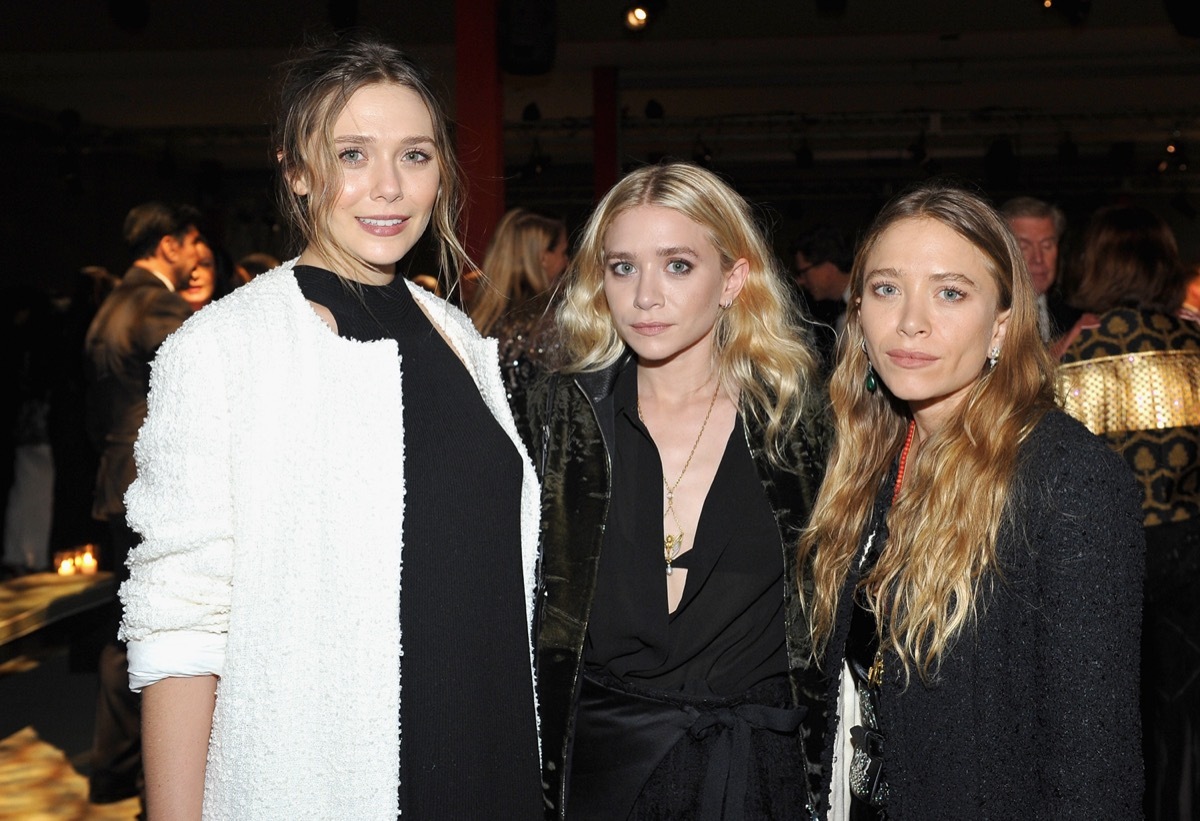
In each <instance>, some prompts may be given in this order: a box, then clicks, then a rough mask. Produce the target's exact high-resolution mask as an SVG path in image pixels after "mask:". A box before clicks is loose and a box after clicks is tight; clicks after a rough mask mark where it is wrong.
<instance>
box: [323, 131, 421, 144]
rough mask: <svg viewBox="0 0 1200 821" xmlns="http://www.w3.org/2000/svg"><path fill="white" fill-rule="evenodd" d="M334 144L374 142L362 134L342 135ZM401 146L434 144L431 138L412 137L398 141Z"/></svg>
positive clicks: (335, 138) (335, 139) (371, 138)
mask: <svg viewBox="0 0 1200 821" xmlns="http://www.w3.org/2000/svg"><path fill="white" fill-rule="evenodd" d="M333 141H334V142H335V143H349V144H351V145H366V144H368V143H373V142H375V138H374V137H368V136H366V135H364V134H343V135H342V136H340V137H334V138H333ZM400 143H401V144H402V145H421V144H422V143H431V144H432V143H434V139H433V137H426V136H424V135H417V136H413V137H405V138H404V139H403V140H401V141H400Z"/></svg>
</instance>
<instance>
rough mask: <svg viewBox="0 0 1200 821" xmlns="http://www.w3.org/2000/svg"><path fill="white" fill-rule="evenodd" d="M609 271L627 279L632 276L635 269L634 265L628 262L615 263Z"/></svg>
mask: <svg viewBox="0 0 1200 821" xmlns="http://www.w3.org/2000/svg"><path fill="white" fill-rule="evenodd" d="M609 270H610V271H612V272H613V274H614V275H616V276H619V277H627V276H630V275H632V274H633V273H634V270H635V269H634V267H633V265H632V264H630V263H628V262H614V263H613V264H612V265H610V266H609Z"/></svg>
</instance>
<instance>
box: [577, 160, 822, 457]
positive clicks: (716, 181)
mask: <svg viewBox="0 0 1200 821" xmlns="http://www.w3.org/2000/svg"><path fill="white" fill-rule="evenodd" d="M641 205H653V206H659V207H662V208H669V209H671V210H673V211H677V212H679V213H680V214H683V215H684V216H686V217H687V218H688V219H690V220H692V221H693V222H695V223H697V224H698V225H700V226H701V227H702V228H703V229H704V231H705V233H706V235H707V237H708V239H709V241H710V242H711V243H712V245H713V247H714V248H715V249H716V250H717V253H718V254H719V256H720V261H721V270H722V272H723V273H728V272H729V271H730V270H731V269H732V268H733V264H734V263H735V262H737V261H738V260H739V259H745V260H746V261H747V262H748V263H749V273H748V275H747V277H746V283H745V285H744V286H743V287H742V290H741V293H739V294H738V296H737V298H736V299H735V300H734V301H733V304H732V306H730V307H729V308H728V309H726V310H723V311H721V313H720V315H719V316H718V318H717V326H716V333H715V334H714V340H715V343H714V349H713V359H714V362H713V365H714V367H715V369H716V371H717V376H718V378H719V379H720V380H721V384H722V386H723V387H724V388H725V390H726V391H728V392H729V394H730V395H732V396H737V395H739V394H740V396H741V404H742V408H743V409H744V410H746V411H747V412H749V413H751V414H753V415H754V416H755V417H756V418H757V419H758V420H759V422H760V423H761V424H762V425H763V426H764V428H765V430H766V434H767V442H766V444H767V447H766V452H767V454H768V456H769V457H770V458H771V459H773V460H781V459H782V448H783V445H784V442H785V440H786V437H787V434H788V433H789V432H790V431H791V430H792V428H793V427H795V425H796V423H797V422H798V421H799V419H800V416H801V414H802V413H804V412H806V408H805V405H806V401H807V399H808V394H809V388H810V386H811V384H812V378H813V373H814V359H813V356H812V354H811V352H810V351H809V348H808V346H807V345H806V344H805V341H804V338H803V336H802V333H801V331H799V330H798V328H797V326H796V324H795V321H794V319H793V313H792V308H791V302H790V300H789V298H788V295H787V292H786V291H785V286H784V277H783V274H782V273H781V270H780V267H779V263H778V261H777V260H776V259H775V256H774V254H773V253H772V252H771V249H770V246H769V245H768V244H767V242H766V240H765V239H764V238H763V234H762V231H761V230H760V228H759V226H758V223H757V222H756V220H755V217H754V214H753V212H752V210H751V208H750V205H749V204H748V203H747V202H746V201H745V199H743V198H742V197H741V195H739V194H738V193H737V192H736V191H734V190H733V189H732V188H731V187H730V186H729V185H728V184H727V183H725V182H724V181H723V180H721V179H720V178H719V177H718V176H716V175H715V174H713V173H712V172H711V171H708V170H706V169H704V168H701V167H699V166H696V165H692V164H690V163H681V162H675V163H666V164H661V165H649V166H644V167H642V168H639V169H637V170H636V171H633V172H631V173H630V174H628V175H627V176H625V177H624V178H623V179H622V180H620V181H619V182H618V183H617V184H616V185H615V186H613V187H612V189H610V190H609V192H608V193H607V194H605V195H604V198H603V199H602V200H601V201H600V204H599V205H598V206H597V207H596V209H595V211H593V213H592V216H591V218H590V219H589V220H588V222H587V225H586V226H585V227H584V229H583V232H582V235H581V237H580V241H579V247H578V250H577V252H576V254H575V256H574V258H573V259H572V260H571V265H570V267H569V268H568V269H567V275H566V277H567V278H566V286H565V294H564V299H563V304H562V306H561V307H560V308H559V311H558V322H559V328H560V332H561V334H562V336H563V342H564V345H565V347H566V348H567V350H568V352H569V359H570V362H571V364H570V365H569V366H568V367H567V370H571V371H591V370H598V369H600V368H603V367H606V366H608V365H611V364H612V363H614V362H616V361H617V360H618V359H619V358H620V357H621V355H622V354H623V353H624V352H625V342H624V341H623V340H622V339H621V337H620V336H619V335H618V334H617V330H616V326H615V325H614V323H613V319H612V314H611V312H610V311H609V306H608V300H607V298H606V297H605V294H604V276H605V272H606V268H607V265H606V254H605V247H604V241H605V237H606V235H607V234H608V230H609V227H610V226H611V225H612V223H613V221H614V220H615V219H616V218H617V217H618V216H619V215H620V214H622V213H624V212H625V211H628V210H629V209H631V208H636V207H638V206H641Z"/></svg>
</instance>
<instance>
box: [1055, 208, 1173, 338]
mask: <svg viewBox="0 0 1200 821" xmlns="http://www.w3.org/2000/svg"><path fill="white" fill-rule="evenodd" d="M1071 274H1072V276H1071V279H1072V282H1071V291H1072V294H1073V296H1072V298H1071V302H1072V304H1073V305H1074V306H1075V307H1076V308H1080V309H1082V310H1085V311H1093V312H1095V313H1098V314H1099V313H1104V312H1105V311H1109V310H1112V309H1113V308H1117V307H1120V306H1128V307H1131V308H1139V309H1143V310H1149V311H1161V312H1163V313H1167V314H1173V313H1175V312H1176V311H1177V310H1179V307H1180V306H1181V305H1183V299H1184V297H1185V296H1186V294H1187V281H1188V271H1187V269H1186V268H1185V267H1184V265H1183V262H1182V261H1181V260H1180V258H1179V245H1178V243H1177V242H1176V241H1175V234H1174V233H1173V232H1172V231H1171V227H1170V226H1169V225H1167V223H1166V222H1165V221H1164V220H1163V219H1162V218H1161V217H1159V216H1158V215H1157V214H1155V213H1154V212H1153V211H1150V210H1149V209H1146V208H1143V207H1141V206H1138V205H1110V206H1106V207H1104V208H1101V209H1099V210H1098V211H1096V212H1095V213H1094V214H1093V215H1092V217H1091V219H1090V220H1089V221H1088V224H1087V228H1085V229H1084V232H1083V239H1082V242H1081V243H1080V250H1079V257H1078V259H1077V260H1076V264H1075V265H1074V266H1073V267H1072V269H1071Z"/></svg>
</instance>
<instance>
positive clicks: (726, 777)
mask: <svg viewBox="0 0 1200 821" xmlns="http://www.w3.org/2000/svg"><path fill="white" fill-rule="evenodd" d="M606 401H612V402H614V403H615V411H616V423H617V424H616V442H615V448H614V449H613V474H612V475H613V481H612V504H611V506H610V508H609V518H608V522H607V525H606V530H605V532H606V536H605V542H604V548H603V552H602V556H603V558H602V559H601V561H600V568H599V571H598V576H597V582H596V594H595V599H594V604H593V607H592V612H591V617H590V619H589V623H588V635H587V642H586V644H585V648H584V673H583V683H582V686H581V692H580V697H579V712H578V723H577V725H576V734H575V743H574V754H573V755H574V757H573V761H572V767H571V785H570V793H569V796H570V797H569V799H568V803H567V817H568V818H570V819H576V818H606V819H610V818H702V819H707V818H799V817H802V814H803V807H804V801H805V794H804V785H803V777H802V776H801V774H802V773H803V772H804V758H803V753H802V748H801V743H800V741H799V738H800V735H799V725H800V722H801V719H802V718H803V710H797V709H794V708H792V707H791V701H790V687H789V684H788V675H787V672H788V661H787V651H786V636H785V630H784V606H783V602H784V595H783V561H782V557H781V554H780V549H779V530H778V528H777V526H776V524H775V520H774V516H773V514H772V512H771V507H770V505H769V503H768V501H767V497H766V493H765V492H764V490H763V486H762V483H761V482H760V480H759V478H758V475H757V472H756V470H755V467H754V463H753V460H752V459H751V457H750V451H749V447H748V445H747V443H746V439H745V435H744V433H743V428H742V425H741V424H740V423H739V424H737V425H735V426H734V429H733V431H732V433H731V434H730V436H729V438H728V441H727V443H726V446H725V452H724V455H723V457H722V460H721V463H720V465H719V467H718V468H717V473H716V475H715V477H714V479H713V484H712V487H711V488H710V490H709V493H708V496H707V498H706V499H705V503H704V507H703V511H702V513H701V516H700V520H699V524H698V527H697V532H696V535H695V541H694V544H693V548H692V550H690V551H688V552H687V553H684V554H683V555H682V556H680V557H679V558H678V559H676V560H675V562H674V563H673V564H674V566H675V567H678V568H684V569H687V570H688V576H687V582H686V585H685V588H684V592H683V596H682V599H681V601H680V603H679V606H678V607H677V608H676V610H675V611H674V612H673V613H668V612H667V597H666V566H665V564H664V560H663V552H662V539H663V536H662V533H663V525H662V465H661V462H660V460H659V456H658V451H657V449H656V447H655V445H654V442H653V440H652V439H651V438H650V435H649V433H648V432H647V431H646V429H645V427H644V426H643V425H642V423H641V422H640V420H639V419H638V417H637V378H636V368H634V367H629V368H626V369H625V370H624V371H623V372H622V373H621V374H620V375H619V376H618V378H617V382H616V385H615V389H614V392H613V395H612V397H611V398H610V399H609V400H606Z"/></svg>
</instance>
